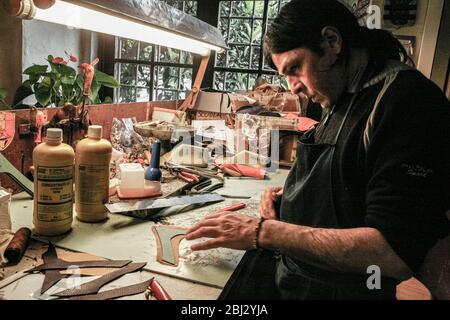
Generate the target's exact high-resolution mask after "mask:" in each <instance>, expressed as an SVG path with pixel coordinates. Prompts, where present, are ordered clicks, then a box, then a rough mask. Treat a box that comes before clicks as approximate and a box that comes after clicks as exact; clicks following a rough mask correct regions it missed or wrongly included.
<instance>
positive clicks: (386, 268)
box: [259, 220, 413, 281]
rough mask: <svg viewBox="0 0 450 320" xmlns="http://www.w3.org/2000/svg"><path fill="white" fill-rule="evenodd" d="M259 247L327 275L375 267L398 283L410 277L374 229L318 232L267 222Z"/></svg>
mask: <svg viewBox="0 0 450 320" xmlns="http://www.w3.org/2000/svg"><path fill="white" fill-rule="evenodd" d="M259 244H260V246H261V247H263V248H267V249H272V250H277V251H279V252H281V253H283V254H285V255H287V256H290V257H292V258H295V259H297V260H300V261H303V262H305V263H308V264H312V265H315V266H317V267H319V268H322V269H326V270H329V271H334V272H343V273H359V274H366V272H367V267H369V266H371V265H377V266H378V267H380V269H381V272H382V275H384V276H388V277H391V278H395V279H397V280H400V281H403V280H407V279H409V278H411V277H412V275H413V273H412V271H411V270H410V269H409V267H408V266H407V265H406V264H405V263H404V262H403V261H402V260H401V259H400V258H399V257H398V256H397V254H396V253H395V252H394V251H393V250H392V248H391V247H390V246H389V244H388V243H387V241H386V240H385V239H384V237H383V235H382V234H381V233H380V232H379V231H378V230H376V229H374V228H355V229H321V228H311V227H305V226H298V225H293V224H287V223H283V222H280V221H276V220H267V221H265V222H264V223H263V225H262V227H261V231H260V234H259Z"/></svg>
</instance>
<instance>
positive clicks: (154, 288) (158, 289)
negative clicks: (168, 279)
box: [150, 278, 172, 300]
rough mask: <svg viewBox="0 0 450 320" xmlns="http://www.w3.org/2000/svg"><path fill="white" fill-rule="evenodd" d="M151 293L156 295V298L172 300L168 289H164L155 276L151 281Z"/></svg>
mask: <svg viewBox="0 0 450 320" xmlns="http://www.w3.org/2000/svg"><path fill="white" fill-rule="evenodd" d="M150 294H151V295H152V296H154V297H155V298H156V300H172V298H171V297H170V296H169V294H168V293H167V292H166V290H164V288H163V287H162V285H161V284H160V283H159V282H158V281H156V279H155V278H153V279H152V282H150Z"/></svg>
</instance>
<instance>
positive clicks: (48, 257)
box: [41, 242, 68, 294]
mask: <svg viewBox="0 0 450 320" xmlns="http://www.w3.org/2000/svg"><path fill="white" fill-rule="evenodd" d="M57 259H58V255H57V253H56V249H55V246H54V245H53V243H51V242H50V243H49V244H48V249H47V251H46V252H44V253H43V254H42V260H44V263H51V262H53V261H56V260H57ZM67 276H68V275H66V274H61V273H60V272H59V271H58V270H47V271H46V272H45V278H44V282H43V283H42V287H41V294H44V292H45V291H47V290H48V289H50V288H51V287H53V286H54V285H55V284H56V283H57V282H58V281H59V280H61V279H63V278H65V277H67Z"/></svg>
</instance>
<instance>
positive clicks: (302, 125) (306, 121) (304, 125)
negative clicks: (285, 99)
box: [286, 113, 318, 132]
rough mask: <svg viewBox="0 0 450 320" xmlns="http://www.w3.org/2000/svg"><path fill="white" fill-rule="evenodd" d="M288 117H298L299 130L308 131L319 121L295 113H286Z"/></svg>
mask: <svg viewBox="0 0 450 320" xmlns="http://www.w3.org/2000/svg"><path fill="white" fill-rule="evenodd" d="M286 118H287V119H298V131H302V132H305V131H308V130H309V129H311V128H312V127H313V126H314V125H316V124H317V123H318V122H317V121H316V120H313V119H311V118H307V117H299V116H298V115H297V114H295V113H286Z"/></svg>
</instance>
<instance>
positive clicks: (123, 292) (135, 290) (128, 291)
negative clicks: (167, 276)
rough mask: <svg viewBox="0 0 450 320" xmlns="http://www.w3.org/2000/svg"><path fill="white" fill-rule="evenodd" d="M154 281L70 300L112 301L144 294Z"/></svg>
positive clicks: (150, 280)
mask: <svg viewBox="0 0 450 320" xmlns="http://www.w3.org/2000/svg"><path fill="white" fill-rule="evenodd" d="M152 281H153V278H151V279H149V280H146V281H144V282H141V283H138V284H134V285H131V286H127V287H122V288H116V289H112V290H107V291H103V292H99V293H97V294H89V295H84V296H75V297H71V298H69V299H68V300H110V299H115V298H120V297H125V296H133V295H135V294H139V293H143V292H145V291H146V290H147V289H148V287H149V286H150V283H151V282H152Z"/></svg>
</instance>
